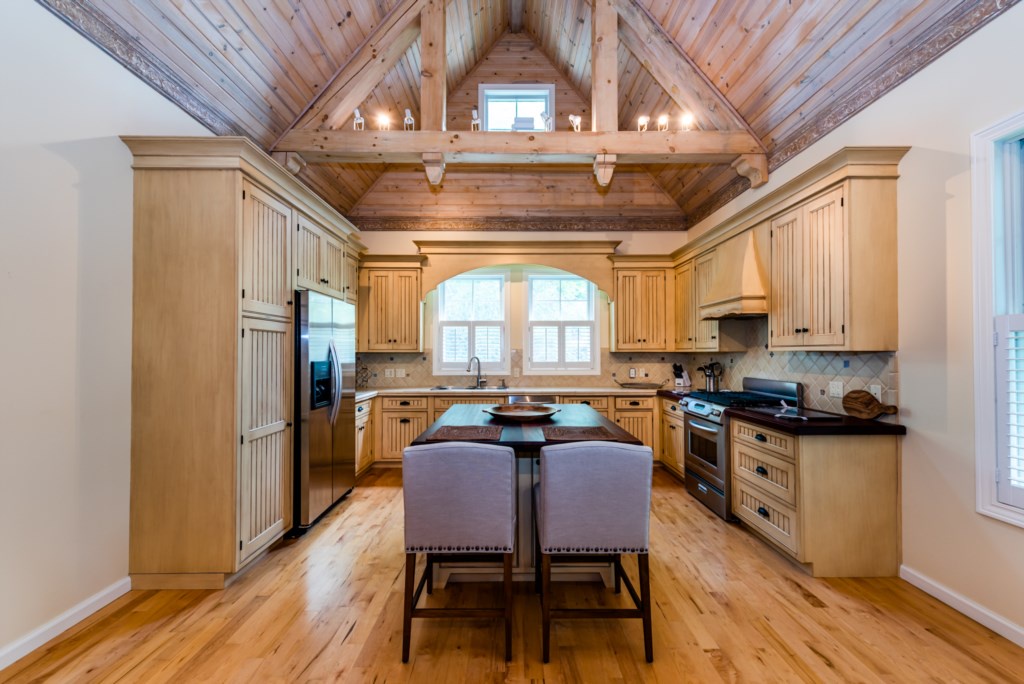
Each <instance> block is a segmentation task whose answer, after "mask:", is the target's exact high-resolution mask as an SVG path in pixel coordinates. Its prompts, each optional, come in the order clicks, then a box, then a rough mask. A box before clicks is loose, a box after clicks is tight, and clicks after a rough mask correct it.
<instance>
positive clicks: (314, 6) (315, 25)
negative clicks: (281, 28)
mask: <svg viewBox="0 0 1024 684" xmlns="http://www.w3.org/2000/svg"><path fill="white" fill-rule="evenodd" d="M264 1H265V0H264ZM274 2H275V3H276V4H277V7H278V11H279V12H281V14H282V16H284V17H287V18H288V24H289V26H291V27H292V30H293V31H294V32H295V35H296V37H297V38H298V39H299V42H300V44H301V45H302V47H303V48H304V49H305V51H306V53H307V54H309V56H310V58H311V59H312V60H313V61H314V62H316V63H317V64H318V65H319V66H320V68H321V70H322V72H323V73H324V74H325V75H327V76H329V75H330V74H333V73H334V72H335V71H337V69H338V61H337V59H336V57H335V53H334V52H333V51H332V50H331V43H332V41H331V39H330V35H331V30H332V29H334V28H337V27H336V26H335V25H334V24H333V23H331V21H330V19H328V18H327V17H326V16H325V14H324V10H325V8H324V6H323V5H322V4H320V3H317V2H295V1H293V0H274ZM289 12H290V13H291V14H290V15H289Z"/></svg>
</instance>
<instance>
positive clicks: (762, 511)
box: [757, 506, 769, 518]
mask: <svg viewBox="0 0 1024 684" xmlns="http://www.w3.org/2000/svg"><path fill="white" fill-rule="evenodd" d="M757 514H758V515H759V516H761V517H762V518H767V517H769V515H768V509H767V508H765V507H764V506H758V507H757Z"/></svg>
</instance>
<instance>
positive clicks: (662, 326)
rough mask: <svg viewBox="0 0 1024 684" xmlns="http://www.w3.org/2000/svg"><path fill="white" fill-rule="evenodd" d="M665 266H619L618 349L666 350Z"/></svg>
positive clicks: (616, 330) (616, 297)
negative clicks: (641, 267) (642, 267)
mask: <svg viewBox="0 0 1024 684" xmlns="http://www.w3.org/2000/svg"><path fill="white" fill-rule="evenodd" d="M665 274H666V270H665V269H661V268H657V269H617V270H616V272H615V346H616V350H617V351H667V350H668V346H667V339H668V334H667V328H666V326H667V322H668V315H667V304H666V300H667V297H666V275H665Z"/></svg>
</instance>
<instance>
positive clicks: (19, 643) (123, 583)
mask: <svg viewBox="0 0 1024 684" xmlns="http://www.w3.org/2000/svg"><path fill="white" fill-rule="evenodd" d="M131 588H132V582H131V579H129V578H128V577H125V578H123V579H119V580H118V581H116V582H114V583H113V584H111V585H110V586H109V587H107V588H105V589H101V590H100V591H98V592H96V593H95V594H93V595H92V596H90V597H89V598H87V599H85V600H84V601H82V602H81V603H79V604H78V605H75V606H73V607H71V608H69V609H68V610H66V611H64V612H63V613H61V614H60V615H58V616H57V617H55V618H53V619H52V620H50V621H49V622H47V623H46V624H44V625H41V626H40V627H37V628H36V629H34V630H32V631H31V632H29V633H28V634H26V635H25V636H23V637H20V638H18V639H15V640H14V641H12V642H11V643H9V644H3V645H0V670H3V669H4V668H5V667H8V666H9V665H12V664H14V663H15V662H16V661H18V660H21V659H22V658H24V657H25V656H26V655H28V654H29V653H31V652H32V651H34V650H36V649H37V648H39V647H40V646H42V645H43V644H45V643H46V642H47V641H49V640H50V639H52V638H54V637H55V636H57V635H59V634H60V633H61V632H64V631H65V630H68V629H70V628H71V627H74V626H75V625H77V624H78V623H79V622H81V621H82V620H84V619H85V618H87V617H89V616H90V615H92V614H93V613H95V612H96V611H97V610H99V609H100V608H102V607H103V606H105V605H107V604H108V603H110V602H111V601H113V600H115V599H117V598H119V597H120V596H123V595H124V594H127V593H128V592H129V591H130V590H131Z"/></svg>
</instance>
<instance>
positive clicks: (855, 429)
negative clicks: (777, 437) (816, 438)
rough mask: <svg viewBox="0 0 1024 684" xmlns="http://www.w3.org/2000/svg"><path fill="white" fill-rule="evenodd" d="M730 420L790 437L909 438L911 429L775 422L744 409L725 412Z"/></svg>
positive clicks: (839, 421)
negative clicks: (896, 436) (894, 436)
mask: <svg viewBox="0 0 1024 684" xmlns="http://www.w3.org/2000/svg"><path fill="white" fill-rule="evenodd" d="M725 415H726V416H727V417H729V418H738V419H740V420H744V421H746V422H748V423H754V424H755V425H760V426H762V427H766V428H771V429H773V430H778V431H779V432H785V433H787V434H790V435H905V434H907V428H906V426H905V425H899V424H898V423H883V422H881V421H878V420H864V419H862V418H854V417H852V416H842V415H838V414H836V417H835V420H809V421H806V422H805V421H802V420H792V419H788V418H773V417H771V416H769V415H766V414H764V413H758V412H756V411H750V410H748V409H742V408H729V409H726V410H725Z"/></svg>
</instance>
